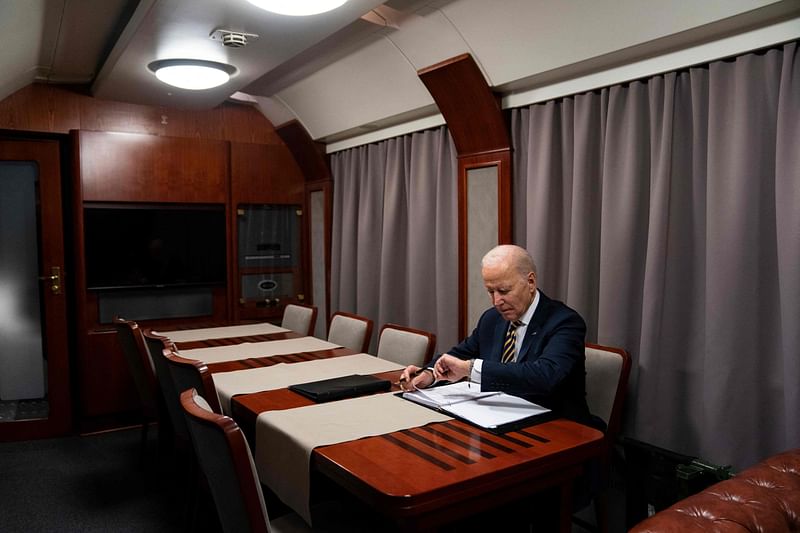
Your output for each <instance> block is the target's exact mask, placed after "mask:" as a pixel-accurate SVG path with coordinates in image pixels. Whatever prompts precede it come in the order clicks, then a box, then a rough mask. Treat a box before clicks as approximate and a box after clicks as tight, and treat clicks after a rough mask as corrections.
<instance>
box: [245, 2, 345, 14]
mask: <svg viewBox="0 0 800 533" xmlns="http://www.w3.org/2000/svg"><path fill="white" fill-rule="evenodd" d="M247 1H248V2H250V3H251V4H253V5H254V6H257V7H260V8H261V9H266V10H267V11H271V12H273V13H278V14H279V15H290V16H293V17H304V16H308V15H318V14H319V13H325V12H326V11H331V10H333V9H336V8H337V7H339V6H341V5H342V4H344V3H345V2H347V0H247Z"/></svg>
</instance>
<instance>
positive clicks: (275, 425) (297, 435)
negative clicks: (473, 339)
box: [255, 393, 452, 524]
mask: <svg viewBox="0 0 800 533" xmlns="http://www.w3.org/2000/svg"><path fill="white" fill-rule="evenodd" d="M445 420H452V418H451V417H449V416H446V415H443V414H441V413H438V412H436V411H433V410H431V409H428V408H426V407H422V406H420V405H417V404H415V403H413V402H409V401H407V400H403V399H402V398H398V397H397V396H395V395H394V394H393V393H385V394H375V395H372V396H363V397H361V398H353V399H350V400H340V401H338V402H330V403H320V404H315V405H309V406H306V407H297V408H295V409H286V410H283V411H267V412H265V413H261V414H260V415H259V416H258V418H257V419H256V451H255V459H256V466H257V468H258V474H259V477H260V479H261V481H262V483H265V484H267V485H268V486H269V487H270V488H271V489H272V490H273V491H274V492H275V493H276V494H277V495H278V497H279V498H280V499H281V500H282V501H283V502H284V503H285V504H286V505H288V506H289V507H291V508H292V509H294V510H295V511H296V512H297V513H298V514H299V515H300V516H302V517H303V519H304V520H305V521H306V522H308V523H309V524H311V512H310V509H309V489H310V488H309V483H310V468H311V462H310V461H311V451H312V450H313V449H314V448H316V447H317V446H325V445H328V444H336V443H340V442H347V441H351V440H355V439H360V438H363V437H371V436H374V435H383V434H385V433H391V432H392V431H399V430H402V429H408V428H413V427H419V426H424V425H425V424H429V423H431V422H443V421H445Z"/></svg>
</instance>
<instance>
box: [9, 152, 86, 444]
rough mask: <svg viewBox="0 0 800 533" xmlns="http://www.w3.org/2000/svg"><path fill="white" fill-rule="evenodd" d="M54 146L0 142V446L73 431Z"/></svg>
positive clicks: (65, 278) (65, 284)
mask: <svg viewBox="0 0 800 533" xmlns="http://www.w3.org/2000/svg"><path fill="white" fill-rule="evenodd" d="M64 267H65V265H64V230H63V216H62V198H61V172H60V159H59V144H58V142H57V141H54V140H24V141H23V140H0V316H1V317H2V318H0V409H2V411H0V418H1V420H0V441H7V440H24V439H33V438H42V437H52V436H57V435H63V434H66V433H67V432H69V431H70V428H71V426H72V407H71V404H70V391H69V365H68V361H69V353H68V341H67V303H66V296H65V295H66V292H67V291H68V290H69V289H70V287H69V282H70V278H69V272H65V269H64Z"/></svg>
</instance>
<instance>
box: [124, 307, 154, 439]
mask: <svg viewBox="0 0 800 533" xmlns="http://www.w3.org/2000/svg"><path fill="white" fill-rule="evenodd" d="M113 323H114V328H115V329H116V330H117V337H118V338H119V343H120V346H122V353H123V355H124V356H125V360H126V361H127V363H128V368H129V369H130V371H131V375H132V377H133V382H134V383H135V384H136V392H137V393H138V394H139V401H140V403H141V406H142V453H144V450H145V448H146V446H147V432H148V428H149V427H150V424H151V423H153V422H156V421H157V420H158V383H157V382H156V374H155V370H154V369H153V361H152V360H151V359H150V354H149V352H148V351H147V347H146V346H145V343H144V337H143V336H142V331H141V330H140V329H139V325H138V324H137V323H136V322H134V321H132V320H125V319H124V318H121V317H119V316H115V317H114V318H113Z"/></svg>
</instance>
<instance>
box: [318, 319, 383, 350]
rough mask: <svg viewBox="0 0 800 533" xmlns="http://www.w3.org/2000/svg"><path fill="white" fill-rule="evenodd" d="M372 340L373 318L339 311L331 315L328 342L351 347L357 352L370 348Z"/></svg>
mask: <svg viewBox="0 0 800 533" xmlns="http://www.w3.org/2000/svg"><path fill="white" fill-rule="evenodd" d="M370 340H372V320H370V319H368V318H366V317H363V316H359V315H354V314H351V313H345V312H342V311H338V312H336V313H334V314H333V316H332V317H331V324H330V326H329V327H328V342H332V343H334V344H338V345H340V346H344V347H345V348H350V349H351V350H354V351H356V352H366V351H367V350H369V343H370Z"/></svg>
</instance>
